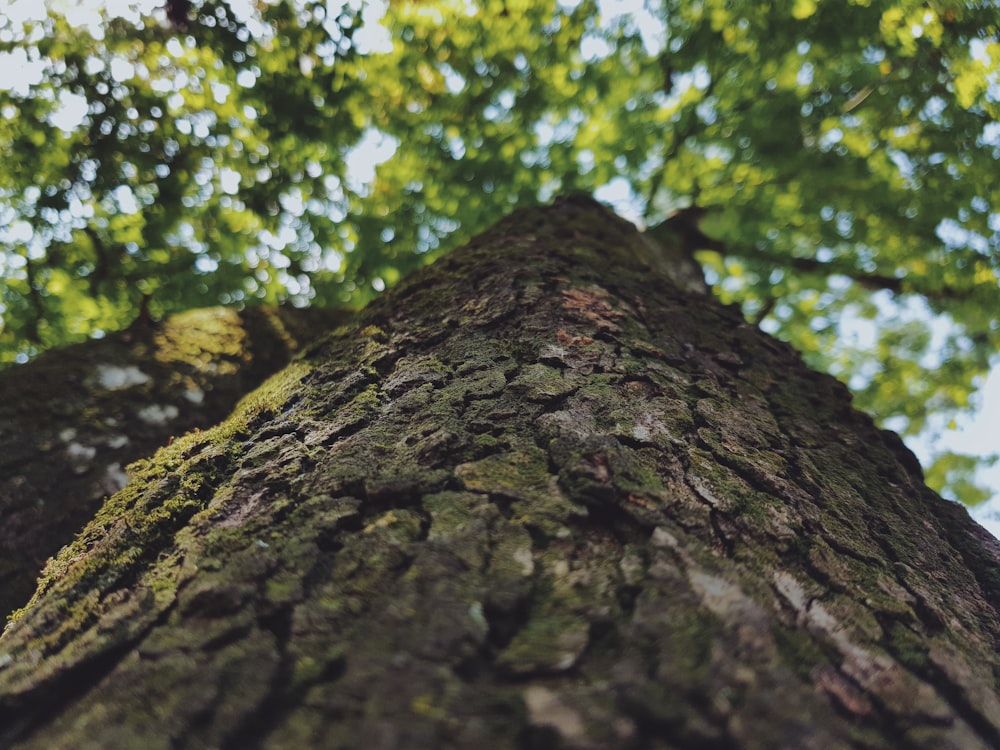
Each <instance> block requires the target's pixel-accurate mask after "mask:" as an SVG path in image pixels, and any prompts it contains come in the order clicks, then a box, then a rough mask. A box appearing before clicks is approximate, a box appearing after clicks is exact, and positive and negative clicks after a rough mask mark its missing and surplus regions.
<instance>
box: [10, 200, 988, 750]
mask: <svg viewBox="0 0 1000 750" xmlns="http://www.w3.org/2000/svg"><path fill="white" fill-rule="evenodd" d="M650 247H651V246H650V244H649V242H648V241H647V240H645V239H644V238H642V237H641V236H640V235H639V234H638V233H637V232H636V231H635V229H634V228H632V227H631V226H630V225H628V224H627V223H625V222H624V221H622V220H620V219H618V218H617V217H614V216H613V215H611V214H609V213H608V212H607V211H606V210H604V209H602V208H600V207H599V206H598V205H597V204H594V203H591V202H589V201H586V200H583V199H580V198H574V199H564V200H560V201H557V202H556V203H555V204H554V205H553V206H551V207H548V208H538V209H529V210H523V211H520V212H518V213H515V214H514V215H512V216H511V217H508V218H507V219H506V220H504V221H503V222H501V223H500V224H498V225H497V226H496V227H495V228H494V229H492V230H491V231H490V232H488V233H486V234H485V235H483V236H481V237H479V238H478V239H476V240H474V241H473V242H472V243H470V244H469V245H468V246H467V247H465V248H463V249H461V250H459V251H456V252H455V253H453V254H451V255H450V256H448V257H447V258H445V259H444V260H442V261H439V262H438V263H436V264H435V265H434V266H432V267H430V268H428V269H425V270H424V271H423V272H421V273H419V274H416V275H415V276H413V277H411V278H410V279H408V280H407V281H405V282H404V283H402V284H401V285H400V286H399V287H398V288H396V289H395V290H394V291H392V292H391V293H389V294H387V295H385V296H384V297H383V298H381V299H380V300H378V301H377V302H376V303H374V304H373V305H371V306H370V307H369V308H368V309H367V310H366V311H364V312H363V313H362V314H361V315H360V316H358V318H357V319H356V320H355V321H354V322H353V323H352V324H351V325H350V326H348V327H345V328H341V329H338V330H337V331H334V332H332V333H330V334H329V335H328V336H326V337H325V338H323V339H322V340H320V342H319V343H317V344H315V345H313V346H311V347H310V348H309V349H308V350H307V356H306V357H305V358H304V359H301V360H298V361H296V362H294V363H293V364H292V365H291V366H290V367H288V368H287V369H285V370H284V371H283V372H282V373H280V374H279V375H276V376H274V377H273V378H272V379H271V380H269V381H268V382H267V383H265V384H264V385H263V386H262V387H261V389H259V390H258V391H257V392H255V393H254V394H252V395H251V396H249V397H248V398H246V399H244V400H243V401H242V402H241V404H240V406H239V407H238V408H237V409H236V410H235V412H234V413H233V414H232V416H231V417H230V418H229V419H228V420H227V421H225V422H223V423H222V424H220V425H219V426H217V427H215V428H212V429H209V430H205V431H203V432H201V433H198V434H191V435H187V436H185V437H183V438H180V439H177V440H175V441H174V442H173V443H172V444H171V445H170V446H168V447H165V448H163V449H162V450H160V451H159V453H157V455H156V456H155V457H154V458H152V459H151V460H149V461H146V462H141V463H140V464H139V465H137V467H136V468H135V469H134V471H133V475H132V479H131V481H130V482H129V484H128V485H127V486H126V487H125V488H124V489H123V490H122V491H121V492H119V493H118V494H116V495H115V496H114V497H112V498H111V499H110V500H109V501H107V502H106V503H105V505H104V507H103V508H102V509H101V510H100V512H99V513H98V514H97V515H96V516H95V517H94V519H93V520H92V521H91V523H90V524H89V525H88V526H87V528H86V529H85V530H84V531H83V533H82V534H81V535H80V536H79V537H78V538H77V539H76V541H74V542H73V543H72V544H71V545H70V546H69V547H67V548H66V549H64V550H63V552H62V553H61V554H60V555H59V557H58V558H57V559H56V560H55V561H53V562H52V563H51V564H50V565H49V567H48V568H47V570H46V573H45V575H44V577H43V578H42V580H41V582H40V585H39V588H38V591H37V592H36V595H35V597H34V599H33V600H32V602H31V603H30V604H29V606H28V607H27V608H25V610H23V611H22V612H21V613H19V616H18V617H17V619H16V620H15V621H14V622H13V623H12V624H11V625H10V626H9V627H8V628H7V630H6V632H5V633H4V635H3V637H2V638H0V665H2V668H0V745H3V746H10V745H12V746H14V747H18V748H40V749H41V748H45V749H46V750H48V749H49V748H61V747H66V748H69V747H72V748H132V747H142V748H174V747H185V748H188V747H191V748H201V747H205V748H208V747H217V748H256V747H259V748H302V747H323V748H536V747H538V748H541V747H546V748H547V747H568V748H609V747H614V748H637V749H638V748H650V749H652V748H656V749H661V748H662V749H664V750H666V749H667V748H690V747H706V748H762V749H763V748H767V749H772V748H796V749H798V748H823V749H824V750H825V749H827V748H857V747H862V748H934V749H935V750H941V749H942V748H955V750H958V749H959V748H961V749H962V750H968V749H970V748H991V747H998V746H1000V696H998V674H1000V659H998V656H997V644H998V639H1000V612H998V608H1000V606H998V605H1000V545H998V544H997V542H996V541H995V540H993V539H992V537H990V536H989V535H988V534H986V533H985V532H984V531H983V530H982V529H980V528H979V527H978V526H977V525H976V524H975V523H974V522H972V521H971V520H970V519H969V517H968V514H967V513H966V512H965V510H964V509H963V508H961V507H960V506H957V505H954V504H951V503H948V502H945V501H943V500H942V499H941V498H939V497H938V496H936V495H935V494H934V493H933V492H932V491H930V490H929V489H927V488H926V487H925V486H924V484H923V482H922V479H921V474H920V469H919V466H918V465H917V463H916V461H915V460H914V458H913V456H912V455H911V454H910V453H909V452H908V451H907V450H906V449H905V448H904V447H903V445H902V443H901V442H900V440H899V438H898V437H897V436H895V435H894V434H892V433H887V432H884V431H880V430H878V429H877V428H876V427H875V426H874V424H873V423H872V421H871V419H869V418H868V417H867V416H865V415H862V414H860V413H858V412H856V411H854V410H852V408H851V405H850V396H849V394H848V392H847V390H846V388H844V387H843V386H842V385H841V384H839V383H838V382H837V381H835V380H834V379H832V378H830V377H827V376H824V375H820V374H817V373H815V372H811V371H810V370H808V369H807V368H806V367H805V366H804V365H803V363H802V362H801V360H800V358H799V357H798V356H797V355H796V354H795V353H794V352H793V351H792V350H791V349H790V348H789V347H788V346H786V345H785V344H782V343H781V342H778V341H775V340H773V339H771V338H769V337H767V336H766V335H764V334H763V333H761V332H760V331H758V330H756V329H754V328H753V327H751V326H749V325H747V324H746V323H745V322H744V321H743V320H742V318H741V316H740V313H739V311H738V310H736V309H734V308H723V307H721V306H719V305H718V304H717V303H716V302H714V301H713V300H712V299H711V298H709V297H708V296H706V295H702V294H699V293H697V292H689V291H682V290H680V289H678V288H677V287H676V286H675V285H674V284H673V283H672V282H671V281H670V280H669V279H668V278H665V277H660V276H656V275H654V274H653V272H652V271H651V270H650V268H651V261H650V260H649V258H648V257H647V256H648V253H649V250H650ZM652 265H653V266H655V265H656V264H655V263H652Z"/></svg>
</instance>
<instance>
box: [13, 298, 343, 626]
mask: <svg viewBox="0 0 1000 750" xmlns="http://www.w3.org/2000/svg"><path fill="white" fill-rule="evenodd" d="M345 315H346V313H344V312H336V311H333V312H325V311H314V310H295V309H291V308H273V307H257V308H250V309H247V310H244V311H242V312H237V311H236V310H231V309H225V308H221V307H216V308H206V309H203V310H192V311H190V312H187V313H183V314H181V315H174V316H172V317H170V318H167V319H165V320H163V321H161V322H155V323H154V322H152V321H149V320H147V319H140V320H139V321H137V322H136V323H135V324H134V325H133V326H132V327H131V328H129V329H128V330H126V331H122V332H120V333H115V334H112V335H110V336H108V337H107V338H105V339H100V340H93V341H88V342H86V343H83V344H79V345H77V346H73V347H69V348H67V349H64V350H61V351H58V352H50V353H48V354H46V355H43V356H42V357H40V358H39V359H37V360H35V361H34V362H31V363H29V364H26V365H23V366H19V367H13V368H9V369H6V370H3V371H0V394H2V398H0V613H3V615H4V616H6V615H7V614H8V613H9V612H11V610H13V609H14V608H15V607H19V606H22V605H23V604H24V603H25V602H27V601H28V599H29V598H30V596H31V592H32V591H34V589H35V580H36V578H37V577H38V573H39V571H40V570H41V569H42V567H43V565H44V564H45V561H46V559H47V558H48V557H49V556H50V555H54V554H55V553H56V552H57V551H58V550H59V548H60V547H62V546H63V545H64V544H67V543H68V542H70V541H72V539H73V535H74V534H75V533H76V532H77V531H79V530H80V528H81V527H82V526H83V525H84V524H85V523H86V522H87V521H88V520H89V519H90V518H91V517H92V516H93V515H94V513H95V512H96V511H97V510H98V509H99V508H100V507H101V502H102V500H103V499H104V498H105V497H107V496H108V495H111V494H113V493H114V492H116V491H118V490H119V489H121V488H122V487H123V486H124V485H125V483H126V481H127V474H126V467H127V466H128V464H130V463H132V462H133V461H135V460H136V459H138V458H145V457H147V456H150V455H152V453H153V452H154V451H155V450H156V449H157V448H158V447H160V446H161V445H163V444H164V443H166V442H167V441H168V440H169V439H171V437H172V436H174V435H183V434H184V433H185V432H188V431H190V430H193V429H198V428H203V427H211V426H212V425H214V424H217V423H218V422H219V421H220V420H222V419H224V418H225V417H226V415H227V414H229V412H230V411H232V409H233V407H234V406H235V405H236V402H237V401H238V400H239V399H240V398H241V397H242V396H244V395H245V394H246V393H247V391H249V390H252V389H253V388H255V387H256V386H258V385H260V383H261V381H263V380H264V378H265V377H267V376H268V375H271V374H273V373H274V372H276V371H277V370H280V369H281V368H282V367H284V366H285V365H286V364H288V360H289V359H290V357H291V355H292V353H294V352H295V351H296V350H297V349H298V348H300V347H301V345H302V343H303V342H304V341H308V339H309V337H310V333H311V331H312V330H314V328H315V326H317V325H320V326H322V325H328V324H330V323H332V322H335V321H336V320H338V319H340V318H343V317H345Z"/></svg>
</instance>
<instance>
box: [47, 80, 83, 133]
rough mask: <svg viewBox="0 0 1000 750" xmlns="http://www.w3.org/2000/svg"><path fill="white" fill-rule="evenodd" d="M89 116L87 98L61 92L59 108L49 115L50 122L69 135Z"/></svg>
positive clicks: (68, 92)
mask: <svg viewBox="0 0 1000 750" xmlns="http://www.w3.org/2000/svg"><path fill="white" fill-rule="evenodd" d="M86 116H87V98H86V97H85V96H80V95H79V94H74V93H72V92H70V91H65V90H64V91H60V92H59V108H58V109H56V110H55V112H53V113H52V114H51V115H49V122H50V123H51V124H53V125H55V126H56V127H57V128H59V129H60V130H65V131H66V132H67V133H68V132H70V131H72V130H74V129H75V128H76V127H78V126H79V125H80V123H81V122H83V118H84V117H86Z"/></svg>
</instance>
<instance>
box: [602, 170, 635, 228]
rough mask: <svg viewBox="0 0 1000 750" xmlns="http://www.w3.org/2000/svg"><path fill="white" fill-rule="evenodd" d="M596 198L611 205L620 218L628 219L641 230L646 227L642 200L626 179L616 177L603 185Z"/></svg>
mask: <svg viewBox="0 0 1000 750" xmlns="http://www.w3.org/2000/svg"><path fill="white" fill-rule="evenodd" d="M594 197H595V198H596V199H597V200H599V201H601V203H607V204H608V205H610V206H611V207H612V208H613V209H614V210H615V212H616V213H617V214H618V215H619V216H622V217H624V218H626V219H628V220H629V221H631V222H632V223H633V224H636V225H638V226H639V227H640V228H642V227H643V226H644V224H643V220H642V214H643V212H642V206H641V200H640V198H639V196H638V195H636V194H635V191H634V190H632V186H631V185H630V184H629V182H628V180H626V179H625V178H624V177H615V178H614V179H612V180H611V181H610V182H608V183H606V184H604V185H601V187H599V188H597V190H595V191H594Z"/></svg>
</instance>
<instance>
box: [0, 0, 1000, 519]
mask: <svg viewBox="0 0 1000 750" xmlns="http://www.w3.org/2000/svg"><path fill="white" fill-rule="evenodd" d="M334 1H335V0H331V4H333V3H334ZM229 3H230V6H231V8H232V9H233V11H234V12H235V13H236V14H237V15H242V16H244V17H249V16H250V15H251V14H252V7H253V4H254V0H229ZM162 4H163V0H44V2H43V1H42V0H0V14H3V15H8V16H12V17H14V18H26V17H39V16H40V15H41V16H44V13H45V7H46V6H51V7H54V8H57V9H59V10H61V11H63V12H64V13H66V15H67V17H69V18H71V19H72V20H73V22H74V23H76V24H79V25H90V26H94V27H97V26H99V18H100V17H99V16H98V15H97V13H96V9H97V8H98V7H102V6H103V7H105V8H107V9H108V10H109V11H113V12H114V13H115V14H117V15H122V16H124V17H126V18H135V17H136V16H137V15H139V14H141V13H148V12H149V10H150V9H151V8H154V7H156V6H160V5H162ZM565 4H572V0H567V2H566V3H565ZM599 7H600V11H601V15H602V18H603V20H604V22H609V21H610V20H612V19H613V18H615V17H617V16H618V15H620V14H624V13H631V14H638V15H640V16H641V17H640V18H639V21H640V23H639V24H638V25H639V26H640V28H642V29H645V30H646V31H645V32H644V37H643V42H644V43H645V44H646V46H647V47H648V48H655V47H657V46H658V45H659V44H661V42H660V40H659V39H658V36H659V35H658V32H657V31H656V26H657V23H658V22H657V21H656V19H655V18H654V17H653V16H651V15H650V14H649V12H648V10H647V8H646V4H645V3H644V2H643V0H599ZM384 8H385V0H375V1H374V2H368V3H367V4H366V7H365V16H366V24H364V25H363V26H362V29H360V30H359V32H358V34H356V35H355V37H354V41H355V42H356V43H357V44H358V45H359V46H363V47H365V48H366V49H368V50H379V49H384V48H385V46H386V45H389V44H391V42H390V41H389V39H388V35H387V34H386V33H385V31H384V30H383V29H381V27H380V26H379V25H378V23H377V21H378V18H380V17H381V16H382V14H383V13H384ZM661 28H662V27H661ZM646 35H648V38H647V37H646ZM38 75H40V70H39V69H38V67H37V66H33V65H32V64H31V63H29V62H28V61H27V60H23V61H22V60H19V59H16V58H13V59H12V58H10V57H8V58H7V59H6V60H3V61H0V89H14V90H17V89H18V88H21V87H26V86H29V85H30V83H31V81H32V80H33V79H36V80H37V76H38ZM123 75H124V72H123ZM124 77H125V78H127V77H129V76H128V75H124ZM62 109H63V111H62V112H60V113H59V115H57V117H61V118H62V121H63V122H64V123H65V125H66V127H67V128H69V127H72V126H73V125H74V124H75V123H78V122H79V121H80V120H81V119H82V117H83V116H84V114H85V102H84V101H83V98H82V97H76V98H74V97H73V96H72V95H69V96H67V97H66V99H65V100H64V101H63V108H62ZM395 145H396V144H394V143H393V142H391V139H389V140H386V139H384V138H379V137H378V136H376V135H374V134H371V133H369V134H367V135H366V136H365V138H364V139H363V140H362V142H361V143H360V144H359V145H358V147H357V148H355V149H354V150H353V151H352V152H351V153H350V154H348V155H347V163H348V167H349V172H350V175H351V177H350V179H351V180H352V182H354V184H355V187H357V186H360V185H361V184H363V183H366V182H368V181H370V180H372V179H373V178H374V174H375V166H376V165H377V164H379V163H381V162H382V161H385V160H386V159H388V158H389V157H390V156H391V155H392V153H393V151H394V150H395ZM596 197H597V198H598V199H599V200H602V201H604V202H605V203H609V204H611V205H612V206H613V207H614V208H615V209H616V210H617V211H618V212H619V213H620V214H621V215H623V216H625V217H626V218H629V219H632V220H637V219H638V218H639V215H640V214H641V209H640V207H639V205H638V203H637V201H636V199H635V196H634V195H633V194H632V192H631V190H630V188H629V186H628V183H627V182H626V181H625V180H623V179H616V180H612V181H611V182H610V183H608V184H607V185H605V186H603V187H602V188H599V189H598V190H597V191H596ZM975 400H976V402H977V403H978V408H977V409H976V411H975V413H974V414H972V415H969V416H963V417H959V418H957V419H956V420H955V424H954V427H953V428H951V429H946V430H944V431H943V432H942V434H941V435H940V436H938V437H936V438H934V439H930V438H921V437H918V438H916V439H909V440H907V444H908V445H909V447H910V449H911V450H913V451H914V453H916V454H917V457H918V458H919V459H920V460H921V463H927V462H929V460H930V457H931V455H932V454H933V453H940V452H943V451H955V452H958V453H968V454H973V455H983V456H986V455H990V454H992V453H1000V426H998V424H997V422H998V420H1000V360H998V361H997V362H995V363H994V367H993V369H992V371H991V372H990V374H989V376H988V377H987V378H986V379H985V381H984V383H983V385H982V388H981V390H980V392H979V393H978V394H977V396H976V399H975ZM979 479H980V481H981V482H983V483H984V484H985V485H986V486H988V487H990V488H991V489H992V491H993V498H992V500H990V501H988V502H986V503H984V504H983V505H981V506H979V507H977V508H975V509H973V511H972V514H973V516H974V517H975V518H976V519H977V520H978V521H979V522H980V523H981V524H983V526H985V527H986V528H987V529H989V530H990V531H991V532H992V533H993V534H994V535H995V536H997V537H1000V464H998V465H996V466H994V467H992V468H989V469H984V470H981V471H980V473H979Z"/></svg>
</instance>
